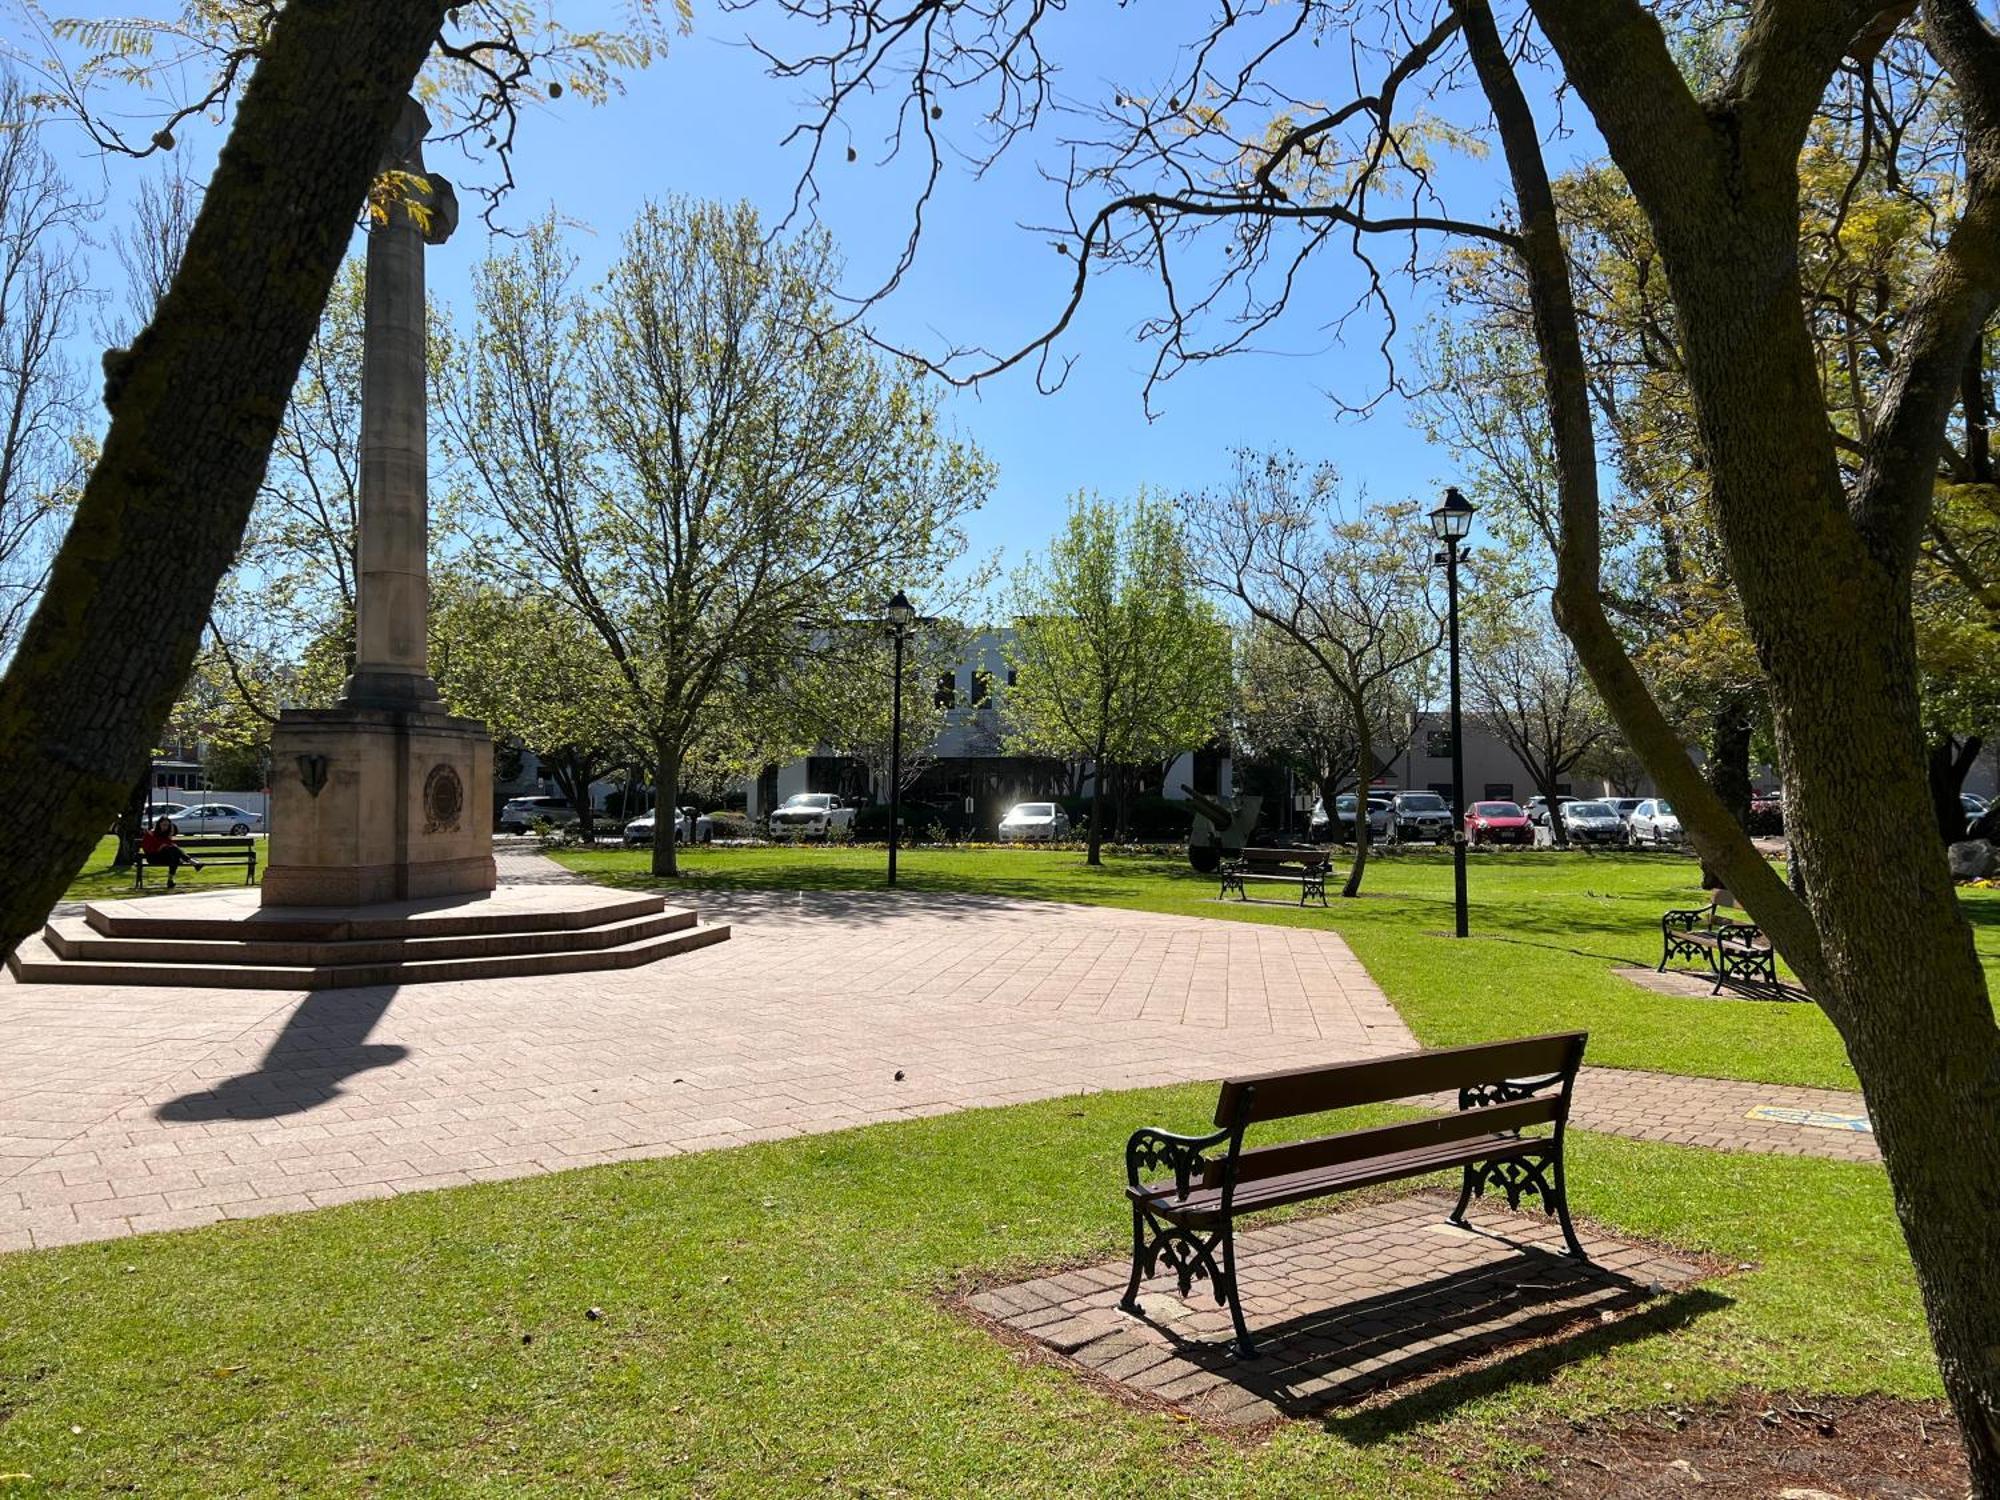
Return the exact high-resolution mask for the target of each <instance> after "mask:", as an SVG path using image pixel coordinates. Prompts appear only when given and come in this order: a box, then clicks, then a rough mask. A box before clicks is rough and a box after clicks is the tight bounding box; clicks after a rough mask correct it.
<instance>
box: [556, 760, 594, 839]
mask: <svg viewBox="0 0 2000 1500" xmlns="http://www.w3.org/2000/svg"><path fill="white" fill-rule="evenodd" d="M548 766H549V775H550V777H551V778H552V779H553V780H554V781H555V784H556V785H557V786H558V787H560V788H561V789H562V794H563V795H564V796H565V797H567V798H569V805H570V806H571V807H573V808H575V809H576V818H577V823H576V831H577V836H578V837H579V838H581V839H582V840H583V842H584V843H585V844H590V843H593V842H595V841H596V838H597V815H596V812H595V811H594V810H593V809H592V807H591V805H590V786H591V783H592V782H594V781H596V780H597V761H596V760H595V759H594V758H592V757H590V756H588V755H582V754H579V753H577V752H575V751H572V750H564V751H560V752H558V753H557V754H556V755H554V756H552V757H551V758H550V759H549V762H548Z"/></svg>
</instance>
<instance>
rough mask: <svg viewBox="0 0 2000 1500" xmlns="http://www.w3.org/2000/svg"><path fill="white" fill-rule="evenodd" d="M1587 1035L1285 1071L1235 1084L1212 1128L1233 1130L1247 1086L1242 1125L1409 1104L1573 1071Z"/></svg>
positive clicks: (1229, 1085)
mask: <svg viewBox="0 0 2000 1500" xmlns="http://www.w3.org/2000/svg"><path fill="white" fill-rule="evenodd" d="M1584 1037H1585V1033H1584V1032H1581V1031H1570V1032H1558V1033H1555V1034H1553V1035H1550V1036H1537V1037H1526V1038H1523V1039H1521V1040H1519V1041H1511V1042H1488V1043H1482V1044H1480V1045H1477V1046H1471V1047H1444V1048H1439V1049H1437V1050H1435V1051H1430V1052H1405V1053H1401V1054H1398V1055H1396V1056H1393V1057H1375V1058H1366V1059H1363V1060H1362V1061H1359V1062H1349V1063H1335V1064H1333V1065H1332V1066H1330V1067H1325V1068H1313V1069H1310V1070H1307V1071H1298V1070H1287V1071H1284V1072H1277V1073H1259V1074H1253V1075H1251V1076H1249V1077H1245V1078H1232V1079H1230V1080H1228V1081H1227V1082H1226V1083H1224V1084H1223V1085H1222V1088H1221V1089H1220V1091H1219V1092H1218V1094H1217V1097H1216V1101H1215V1123H1216V1124H1217V1125H1218V1126H1226V1125H1232V1124H1234V1123H1235V1122H1236V1119H1237V1109H1238V1106H1239V1104H1240V1103H1241V1099H1242V1092H1243V1090H1244V1089H1246V1088H1252V1089H1255V1090H1256V1093H1255V1094H1254V1095H1253V1096H1252V1098H1251V1100H1250V1111H1249V1114H1248V1115H1247V1116H1246V1117H1245V1119H1246V1123H1249V1124H1256V1123H1258V1122H1260V1121H1264V1120H1282V1119H1286V1118H1289V1117H1290V1116H1293V1115H1309V1114H1318V1113H1319V1112H1320V1111H1322V1110H1329V1109H1345V1108H1347V1107H1348V1106H1350V1105H1355V1104H1381V1103H1385V1102H1387V1101H1388V1100H1391V1099H1411V1098H1415V1097H1416V1096H1418V1095H1420V1094H1433V1093H1437V1092H1438V1091H1440V1090H1444V1089H1459V1088H1465V1087H1467V1086H1469V1085H1472V1084H1479V1083H1497V1082H1499V1081H1500V1080H1502V1079H1507V1078H1533V1077H1541V1076H1544V1075H1548V1074H1554V1073H1574V1072H1575V1071H1576V1065H1577V1062H1578V1061H1579V1060H1580V1059H1581V1058H1582V1056H1583V1043H1584Z"/></svg>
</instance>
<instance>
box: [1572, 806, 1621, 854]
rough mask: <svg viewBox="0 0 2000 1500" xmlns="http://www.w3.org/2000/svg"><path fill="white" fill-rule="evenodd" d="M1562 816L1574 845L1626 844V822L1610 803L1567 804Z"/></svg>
mask: <svg viewBox="0 0 2000 1500" xmlns="http://www.w3.org/2000/svg"><path fill="white" fill-rule="evenodd" d="M1561 816H1562V820H1563V831H1564V832H1566V833H1567V834H1568V835H1569V841H1570V842H1571V843H1572V844H1622V843H1624V842H1625V820H1624V819H1623V818H1621V817H1619V816H1618V809H1617V808H1615V807H1613V806H1612V805H1611V804H1610V803H1609V802H1565V803H1564V804H1563V806H1562V812H1561Z"/></svg>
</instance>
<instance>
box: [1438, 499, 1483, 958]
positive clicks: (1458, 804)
mask: <svg viewBox="0 0 2000 1500" xmlns="http://www.w3.org/2000/svg"><path fill="white" fill-rule="evenodd" d="M1475 509H1476V507H1475V506H1474V505H1473V504H1472V502H1471V501H1470V500H1467V499H1466V498H1465V496H1463V495H1461V494H1460V493H1459V492H1458V490H1457V487H1456V486H1454V487H1452V488H1449V489H1447V490H1446V491H1445V492H1444V503H1443V504H1441V505H1439V506H1438V507H1437V509H1435V510H1433V511H1432V512H1431V535H1432V536H1434V537H1436V538H1437V539H1438V540H1439V541H1441V542H1443V543H1444V551H1442V552H1440V553H1439V554H1438V555H1437V559H1436V560H1437V561H1438V562H1441V563H1443V564H1444V578H1445V600H1446V612H1447V618H1448V620H1449V622H1450V631H1451V814H1452V831H1451V874H1452V895H1453V916H1454V921H1453V931H1454V933H1455V935H1456V936H1458V937H1464V936H1466V935H1467V932H1468V930H1469V922H1468V919H1467V914H1466V909H1465V735H1464V725H1463V724H1462V723H1461V722H1460V718H1459V711H1458V544H1459V543H1460V542H1462V541H1464V540H1465V538H1466V537H1467V535H1469V534H1470V532H1471V531H1472V517H1473V513H1474V511H1475Z"/></svg>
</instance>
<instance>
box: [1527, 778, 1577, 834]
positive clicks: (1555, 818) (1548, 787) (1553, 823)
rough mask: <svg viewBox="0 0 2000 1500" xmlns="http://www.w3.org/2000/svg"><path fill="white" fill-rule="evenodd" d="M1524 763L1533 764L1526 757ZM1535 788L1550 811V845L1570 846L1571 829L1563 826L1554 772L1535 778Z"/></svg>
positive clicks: (1543, 804) (1544, 805)
mask: <svg viewBox="0 0 2000 1500" xmlns="http://www.w3.org/2000/svg"><path fill="white" fill-rule="evenodd" d="M1523 764H1532V762H1528V761H1526V760H1525V759H1524V760H1523ZM1534 781H1535V790H1536V791H1538V792H1540V793H1541V794H1542V806H1543V807H1545V808H1547V809H1548V812H1549V845H1550V847H1551V848H1555V849H1567V848H1568V847H1569V830H1568V829H1567V828H1565V827H1563V820H1562V806H1561V804H1559V803H1558V802H1557V801H1556V796H1557V793H1556V778H1555V774H1554V773H1553V772H1550V773H1549V774H1547V775H1537V776H1535V778H1534Z"/></svg>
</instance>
